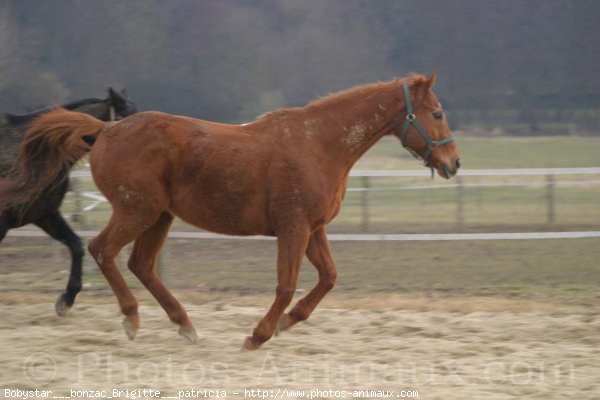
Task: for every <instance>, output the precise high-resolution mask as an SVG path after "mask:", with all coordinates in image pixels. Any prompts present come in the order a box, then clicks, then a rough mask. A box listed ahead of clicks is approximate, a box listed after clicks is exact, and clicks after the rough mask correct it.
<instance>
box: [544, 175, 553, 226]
mask: <svg viewBox="0 0 600 400" xmlns="http://www.w3.org/2000/svg"><path fill="white" fill-rule="evenodd" d="M546 202H547V217H546V218H547V222H548V223H549V224H553V223H554V219H555V211H554V175H546Z"/></svg>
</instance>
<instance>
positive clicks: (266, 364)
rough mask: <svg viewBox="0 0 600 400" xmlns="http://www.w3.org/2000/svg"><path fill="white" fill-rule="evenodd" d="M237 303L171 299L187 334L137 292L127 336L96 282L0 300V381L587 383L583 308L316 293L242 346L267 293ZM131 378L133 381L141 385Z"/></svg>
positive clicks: (533, 393)
mask: <svg viewBox="0 0 600 400" xmlns="http://www.w3.org/2000/svg"><path fill="white" fill-rule="evenodd" d="M248 303H251V304H249V305H244V300H243V299H241V300H240V299H238V301H237V302H234V304H237V305H233V304H231V303H228V302H225V301H221V300H218V301H210V302H207V303H204V304H201V305H198V304H185V306H186V308H187V309H188V311H189V313H190V316H191V318H192V321H194V323H195V325H196V328H197V329H198V333H199V334H200V337H201V339H200V343H199V344H198V345H190V344H187V343H186V342H185V341H184V340H183V339H182V338H180V337H179V336H178V335H177V330H176V327H175V326H174V325H172V324H171V323H170V322H169V321H168V320H167V318H166V316H165V314H164V313H163V311H162V309H160V308H159V307H158V306H155V305H151V303H147V304H145V305H142V306H141V307H140V315H141V318H142V326H141V329H140V331H139V333H138V337H137V338H136V340H135V341H133V342H131V341H129V340H127V338H126V336H125V334H124V333H123V331H122V329H121V325H120V321H121V316H120V315H119V312H118V310H117V307H116V304H115V303H113V299H111V298H109V297H108V296H106V299H104V300H102V301H99V302H98V301H93V299H90V298H86V297H83V298H82V299H81V300H80V302H79V303H78V304H77V306H76V307H75V308H74V309H73V310H72V312H71V314H70V315H69V316H68V317H66V318H61V317H58V316H55V315H54V312H53V309H52V304H51V303H50V302H49V301H48V302H35V303H34V304H26V303H24V302H19V301H12V302H11V301H1V302H0V315H1V318H0V332H1V335H0V350H1V354H2V361H3V362H2V363H0V377H1V378H0V388H1V390H2V394H3V395H4V396H5V397H8V396H7V395H10V396H13V395H19V392H15V390H16V389H19V390H35V389H38V390H51V391H52V393H51V396H52V397H58V396H67V397H71V396H72V397H75V395H79V396H84V395H85V394H86V393H84V392H83V391H91V390H106V391H107V392H106V393H105V394H107V395H108V396H111V395H113V389H119V390H129V392H127V391H125V392H122V393H120V396H115V397H120V398H127V396H129V398H136V397H138V398H139V397H142V398H152V396H151V394H156V393H155V392H153V393H151V392H149V390H159V391H160V392H161V393H160V397H181V396H185V395H192V396H193V397H194V398H208V397H216V396H215V395H219V396H220V397H225V395H226V397H228V398H244V397H247V398H248V397H251V394H255V395H259V396H260V397H265V398H283V399H286V398H302V397H305V398H308V397H309V396H311V395H312V397H313V398H340V397H344V396H345V397H346V398H350V397H352V395H357V394H359V393H358V392H353V391H355V390H375V391H380V393H379V394H386V393H385V392H383V391H387V390H390V391H391V390H393V391H394V392H393V394H392V397H393V398H400V396H401V395H403V394H404V395H407V394H408V395H411V396H412V397H413V398H414V397H415V395H416V394H417V393H415V392H411V391H417V392H418V398H421V399H467V398H469V399H483V398H485V399H564V398H568V397H572V398H576V399H598V398H599V397H600V380H599V377H600V316H599V315H597V314H595V315H594V314H586V313H575V314H573V313H569V314H564V313H562V314H559V313H551V312H544V311H537V312H524V313H519V312H491V311H487V312H484V311H479V312H470V313H458V312H449V311H419V310H397V309H392V308H388V309H380V310H376V309H372V308H370V309H356V308H355V307H354V306H352V307H346V308H333V307H332V306H331V305H329V306H328V305H327V304H325V305H324V307H323V308H319V309H317V311H316V312H315V314H314V315H313V316H312V317H311V319H309V320H308V321H306V322H305V323H303V324H301V325H298V326H297V327H295V328H294V329H293V330H291V331H288V332H285V333H283V334H282V335H280V336H278V337H275V338H273V339H272V340H271V341H270V342H268V343H267V344H265V345H264V346H263V347H262V348H261V349H260V350H257V351H244V350H241V344H242V341H243V338H244V337H245V336H246V335H247V334H249V333H250V332H251V330H252V328H253V327H254V325H255V323H256V322H257V321H258V320H259V319H260V317H261V316H262V315H263V313H264V311H265V309H264V308H261V307H258V304H262V303H264V307H266V306H267V305H268V304H269V303H268V299H264V300H263V301H262V302H260V303H256V302H254V301H253V302H248ZM7 389H9V390H12V392H6V390H7ZM136 389H140V390H143V389H146V396H139V395H140V394H143V393H140V392H137V391H135V390H136ZM204 389H213V390H215V389H218V390H219V391H220V392H218V393H217V392H215V391H213V392H204ZM252 389H254V390H255V392H250V390H252ZM257 389H261V390H267V392H258V391H257ZM192 390H196V392H191V391H192ZM292 390H294V391H297V390H303V391H305V393H304V396H302V395H301V394H298V393H291V392H290V391H292ZM317 390H318V391H319V392H316V391H317ZM330 390H331V391H330ZM343 390H345V391H347V392H345V393H344V392H342V391H343ZM73 391H75V392H73ZM182 391H183V392H182ZM186 391H187V392H186ZM245 391H246V392H245ZM336 391H337V392H336ZM402 391H408V392H402ZM387 394H391V393H387ZM102 395H103V393H95V394H94V396H92V397H94V398H101V397H102ZM21 398H24V395H22V394H21ZM372 398H374V396H372Z"/></svg>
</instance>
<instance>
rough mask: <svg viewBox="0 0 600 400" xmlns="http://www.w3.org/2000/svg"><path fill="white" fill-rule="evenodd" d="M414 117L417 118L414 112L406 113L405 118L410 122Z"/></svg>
mask: <svg viewBox="0 0 600 400" xmlns="http://www.w3.org/2000/svg"><path fill="white" fill-rule="evenodd" d="M415 119H417V116H416V115H415V114H413V113H410V114H406V120H407V121H411V122H412V121H414V120H415Z"/></svg>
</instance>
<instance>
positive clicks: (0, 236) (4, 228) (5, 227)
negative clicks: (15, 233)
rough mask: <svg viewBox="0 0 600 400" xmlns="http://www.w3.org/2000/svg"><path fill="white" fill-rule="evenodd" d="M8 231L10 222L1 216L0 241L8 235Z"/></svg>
mask: <svg viewBox="0 0 600 400" xmlns="http://www.w3.org/2000/svg"><path fill="white" fill-rule="evenodd" d="M6 232H8V224H7V223H6V221H5V220H4V218H2V217H0V242H2V239H4V237H5V236H6Z"/></svg>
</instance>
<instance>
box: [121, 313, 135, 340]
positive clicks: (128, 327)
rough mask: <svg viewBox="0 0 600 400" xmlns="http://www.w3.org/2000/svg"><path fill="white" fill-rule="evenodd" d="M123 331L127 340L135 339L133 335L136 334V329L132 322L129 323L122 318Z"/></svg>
mask: <svg viewBox="0 0 600 400" xmlns="http://www.w3.org/2000/svg"><path fill="white" fill-rule="evenodd" d="M123 329H124V330H125V334H126V335H127V337H128V338H129V340H133V339H135V335H136V334H137V331H138V327H137V326H136V325H134V324H133V322H131V321H130V320H128V319H127V318H124V319H123Z"/></svg>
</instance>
